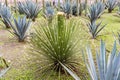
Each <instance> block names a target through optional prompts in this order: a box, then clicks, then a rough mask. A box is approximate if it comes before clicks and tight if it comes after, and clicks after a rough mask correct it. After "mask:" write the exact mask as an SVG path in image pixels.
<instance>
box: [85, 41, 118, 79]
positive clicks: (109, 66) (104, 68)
mask: <svg viewBox="0 0 120 80" xmlns="http://www.w3.org/2000/svg"><path fill="white" fill-rule="evenodd" d="M86 51H87V57H88V59H85V63H86V66H87V69H88V72H89V75H90V77H91V80H120V52H117V48H116V42H115V43H114V46H113V49H112V51H111V53H109V56H108V57H107V51H106V47H105V43H104V42H103V41H101V46H100V52H98V51H97V52H96V63H95V61H94V59H93V57H92V51H91V49H90V48H89V47H88V48H87V49H86ZM95 64H97V65H95ZM96 68H97V69H96Z"/></svg>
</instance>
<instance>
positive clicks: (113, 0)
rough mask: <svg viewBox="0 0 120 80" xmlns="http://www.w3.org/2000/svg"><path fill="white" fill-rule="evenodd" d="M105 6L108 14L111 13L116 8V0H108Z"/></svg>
mask: <svg viewBox="0 0 120 80" xmlns="http://www.w3.org/2000/svg"><path fill="white" fill-rule="evenodd" d="M106 6H107V8H108V12H109V13H111V12H112V11H113V10H114V8H115V7H116V6H117V0H108V1H107V2H106Z"/></svg>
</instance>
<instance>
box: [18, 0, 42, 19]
mask: <svg viewBox="0 0 120 80" xmlns="http://www.w3.org/2000/svg"><path fill="white" fill-rule="evenodd" d="M20 5H21V9H22V11H23V12H24V13H25V14H26V16H27V18H31V19H32V20H33V21H35V18H36V17H37V16H38V14H39V12H40V11H41V8H40V6H39V5H38V4H37V3H35V2H33V1H31V0H27V1H26V2H25V3H22V4H20Z"/></svg>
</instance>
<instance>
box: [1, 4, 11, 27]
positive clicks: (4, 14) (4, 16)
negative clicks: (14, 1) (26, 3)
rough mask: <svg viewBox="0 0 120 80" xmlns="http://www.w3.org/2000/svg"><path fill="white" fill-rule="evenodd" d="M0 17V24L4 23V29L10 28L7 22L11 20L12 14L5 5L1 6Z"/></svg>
mask: <svg viewBox="0 0 120 80" xmlns="http://www.w3.org/2000/svg"><path fill="white" fill-rule="evenodd" d="M0 15H1V17H2V22H3V23H4V25H5V27H6V28H10V27H11V26H10V25H9V23H8V20H11V18H12V13H11V10H10V8H9V7H7V6H6V5H3V6H2V8H1V10H0Z"/></svg>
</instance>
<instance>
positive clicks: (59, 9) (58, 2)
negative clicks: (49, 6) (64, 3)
mask: <svg viewBox="0 0 120 80" xmlns="http://www.w3.org/2000/svg"><path fill="white" fill-rule="evenodd" d="M58 10H60V0H58Z"/></svg>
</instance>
